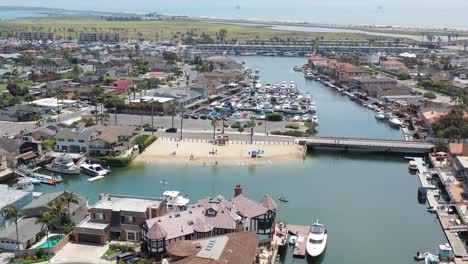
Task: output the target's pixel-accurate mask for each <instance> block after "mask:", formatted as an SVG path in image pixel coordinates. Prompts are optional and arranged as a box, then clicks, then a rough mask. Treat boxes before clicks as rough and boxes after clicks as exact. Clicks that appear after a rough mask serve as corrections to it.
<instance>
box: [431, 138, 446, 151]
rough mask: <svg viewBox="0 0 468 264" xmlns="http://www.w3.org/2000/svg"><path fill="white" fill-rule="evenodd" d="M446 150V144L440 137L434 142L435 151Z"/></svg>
mask: <svg viewBox="0 0 468 264" xmlns="http://www.w3.org/2000/svg"><path fill="white" fill-rule="evenodd" d="M447 150H448V148H447V144H445V143H444V141H443V140H442V139H437V140H436V142H435V143H434V151H435V152H440V151H443V152H446V151H447Z"/></svg>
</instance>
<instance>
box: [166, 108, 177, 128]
mask: <svg viewBox="0 0 468 264" xmlns="http://www.w3.org/2000/svg"><path fill="white" fill-rule="evenodd" d="M168 111H169V114H171V117H172V126H171V128H174V117H175V113H176V106H175V105H174V104H173V103H172V104H170V105H169V109H168Z"/></svg>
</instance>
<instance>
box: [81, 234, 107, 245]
mask: <svg viewBox="0 0 468 264" xmlns="http://www.w3.org/2000/svg"><path fill="white" fill-rule="evenodd" d="M78 239H79V242H81V243H91V244H101V238H100V236H98V235H89V234H79V235H78Z"/></svg>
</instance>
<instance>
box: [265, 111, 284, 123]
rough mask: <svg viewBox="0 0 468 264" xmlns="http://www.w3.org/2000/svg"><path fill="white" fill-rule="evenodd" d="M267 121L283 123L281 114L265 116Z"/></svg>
mask: <svg viewBox="0 0 468 264" xmlns="http://www.w3.org/2000/svg"><path fill="white" fill-rule="evenodd" d="M266 119H267V120H268V121H273V122H275V121H283V114H281V113H271V114H268V115H267V116H266Z"/></svg>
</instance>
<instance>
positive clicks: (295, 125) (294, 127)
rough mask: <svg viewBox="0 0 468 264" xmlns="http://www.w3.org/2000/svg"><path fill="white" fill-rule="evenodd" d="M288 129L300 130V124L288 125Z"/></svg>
mask: <svg viewBox="0 0 468 264" xmlns="http://www.w3.org/2000/svg"><path fill="white" fill-rule="evenodd" d="M286 128H290V129H299V124H295V123H291V124H287V125H286Z"/></svg>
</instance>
